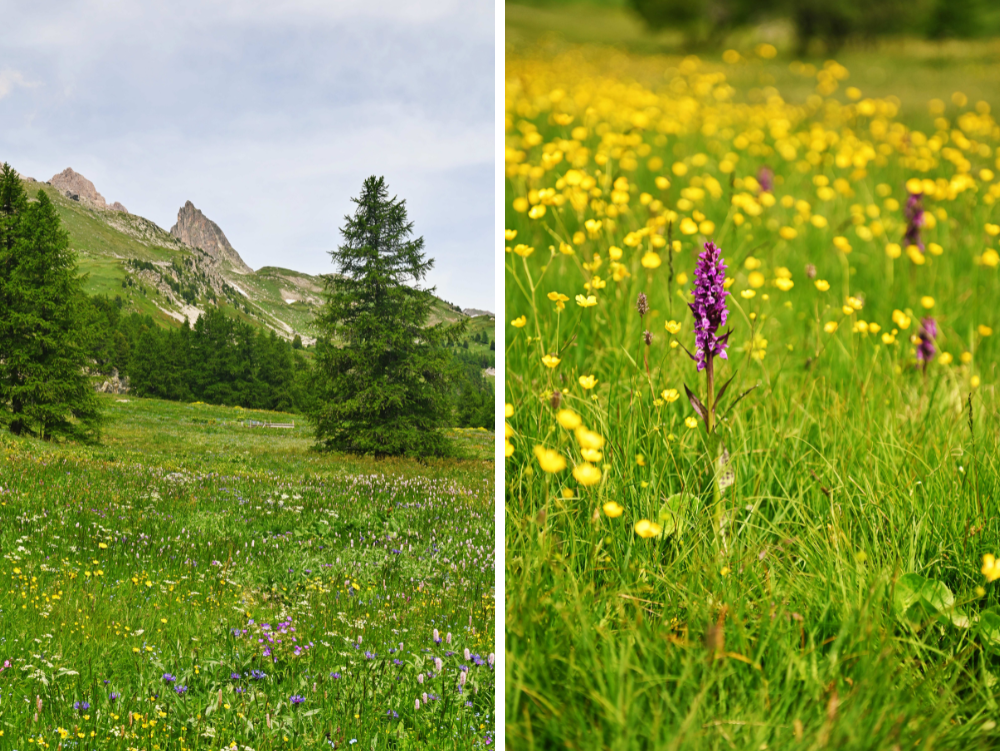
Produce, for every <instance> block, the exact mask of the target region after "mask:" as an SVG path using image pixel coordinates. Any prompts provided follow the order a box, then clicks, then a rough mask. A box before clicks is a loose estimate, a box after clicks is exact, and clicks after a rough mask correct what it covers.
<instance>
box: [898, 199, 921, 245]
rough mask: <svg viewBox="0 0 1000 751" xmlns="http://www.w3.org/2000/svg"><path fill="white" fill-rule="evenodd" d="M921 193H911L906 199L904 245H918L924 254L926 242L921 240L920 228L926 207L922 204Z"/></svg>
mask: <svg viewBox="0 0 1000 751" xmlns="http://www.w3.org/2000/svg"><path fill="white" fill-rule="evenodd" d="M920 199H921V195H920V194H919V193H910V197H909V198H907V199H906V208H905V210H904V211H903V213H904V215H905V216H906V234H905V235H903V244H904V245H907V246H909V245H916V246H917V247H918V248H920V252H921V253H922V252H923V250H924V241H923V240H921V239H920V226H921V225H922V224H923V223H924V207H923V205H921V203H920Z"/></svg>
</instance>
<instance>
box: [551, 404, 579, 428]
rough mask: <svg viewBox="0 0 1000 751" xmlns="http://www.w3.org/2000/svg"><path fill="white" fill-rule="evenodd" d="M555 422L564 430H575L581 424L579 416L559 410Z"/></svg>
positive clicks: (565, 410) (569, 411) (567, 410)
mask: <svg viewBox="0 0 1000 751" xmlns="http://www.w3.org/2000/svg"><path fill="white" fill-rule="evenodd" d="M556 422H558V423H559V424H560V425H562V426H563V427H564V428H566V430H576V429H577V428H578V427H580V425H582V424H583V420H582V419H581V418H580V415H578V414H577V413H576V412H574V411H573V410H571V409H561V410H559V411H558V412H557V413H556Z"/></svg>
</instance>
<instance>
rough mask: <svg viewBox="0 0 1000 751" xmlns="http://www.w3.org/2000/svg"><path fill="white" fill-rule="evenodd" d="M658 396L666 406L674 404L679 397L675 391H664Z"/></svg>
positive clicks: (678, 393)
mask: <svg viewBox="0 0 1000 751" xmlns="http://www.w3.org/2000/svg"><path fill="white" fill-rule="evenodd" d="M660 396H662V397H663V401H665V402H666V403H667V404H672V403H673V402H676V401H677V400H678V399H679V398H680V396H681V395H680V392H678V391H677V389H664V390H663V392H662V393H661V394H660Z"/></svg>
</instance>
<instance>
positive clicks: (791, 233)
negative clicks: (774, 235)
mask: <svg viewBox="0 0 1000 751" xmlns="http://www.w3.org/2000/svg"><path fill="white" fill-rule="evenodd" d="M778 235H779V236H780V237H781V239H782V240H794V239H795V238H796V237H798V236H799V232H798V230H796V229H795V228H794V227H782V228H781V229H779V230H778Z"/></svg>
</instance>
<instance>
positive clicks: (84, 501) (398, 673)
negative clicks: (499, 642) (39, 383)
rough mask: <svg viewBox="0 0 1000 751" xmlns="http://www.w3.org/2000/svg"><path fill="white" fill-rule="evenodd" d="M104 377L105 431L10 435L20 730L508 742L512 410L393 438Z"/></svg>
mask: <svg viewBox="0 0 1000 751" xmlns="http://www.w3.org/2000/svg"><path fill="white" fill-rule="evenodd" d="M100 399H101V402H102V409H104V410H105V411H106V413H107V414H108V424H107V425H106V427H105V433H104V437H103V439H102V442H101V443H100V444H96V445H79V444H55V443H49V442H43V441H38V440H34V439H29V438H15V437H13V436H9V435H6V434H3V435H0V554H2V559H0V748H3V749H5V750H6V749H16V751H30V749H43V748H49V749H122V750H123V751H124V750H129V751H137V750H140V749H141V750H142V751H159V750H161V749H162V750H164V751H166V750H167V749H171V750H173V749H213V750H218V749H239V751H261V750H262V749H280V748H288V749H300V748H316V749H341V748H343V749H348V748H352V749H354V748H356V749H375V748H397V749H425V748H442V749H474V748H488V747H491V746H492V743H493V737H494V733H495V729H496V723H495V718H494V716H493V706H494V655H493V646H492V645H493V639H494V592H493V580H494V579H493V577H494V552H493V533H492V530H493V518H494V515H493V510H492V509H493V497H494V495H493V470H492V466H493V463H492V459H491V453H490V452H491V451H492V448H491V444H492V440H491V437H490V434H488V433H485V432H482V431H452V432H451V434H450V438H449V440H450V441H452V442H453V443H454V444H455V446H456V450H457V451H458V452H459V454H460V455H461V456H462V457H464V458H452V459H447V460H440V461H435V462H431V463H422V464H418V463H416V462H414V461H410V460H403V459H399V460H394V459H387V460H380V461H376V460H373V459H364V458H348V457H343V456H338V455H330V454H319V453H316V452H312V451H310V450H309V449H310V446H311V445H312V443H313V440H312V438H311V436H310V435H309V433H308V431H307V430H306V429H305V428H303V427H300V426H297V427H295V428H294V429H292V430H281V429H268V428H261V427H248V425H249V424H251V422H254V421H255V422H256V423H257V424H261V423H263V422H285V421H288V420H291V419H293V416H290V415H280V414H276V413H265V412H253V411H246V410H240V409H239V408H235V409H234V408H227V407H212V406H207V405H202V404H193V405H191V404H185V403H175V402H161V401H156V400H144V399H136V398H134V397H131V398H125V397H112V396H102V397H100Z"/></svg>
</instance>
